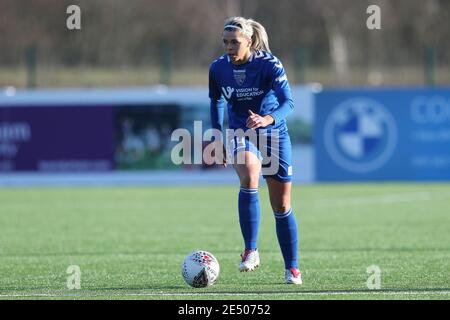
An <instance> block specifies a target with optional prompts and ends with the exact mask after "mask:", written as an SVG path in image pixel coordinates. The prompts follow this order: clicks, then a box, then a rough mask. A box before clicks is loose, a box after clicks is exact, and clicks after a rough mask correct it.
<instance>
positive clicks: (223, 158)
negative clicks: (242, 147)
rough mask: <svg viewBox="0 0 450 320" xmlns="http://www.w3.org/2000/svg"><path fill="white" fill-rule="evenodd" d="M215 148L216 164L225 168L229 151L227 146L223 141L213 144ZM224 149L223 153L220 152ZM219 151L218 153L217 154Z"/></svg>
mask: <svg viewBox="0 0 450 320" xmlns="http://www.w3.org/2000/svg"><path fill="white" fill-rule="evenodd" d="M211 143H212V144H213V146H214V158H215V160H214V161H215V163H216V164H221V165H223V166H224V167H226V166H227V150H226V148H225V144H224V143H223V142H222V141H213V142H211ZM221 149H222V152H221V151H219V150H221ZM215 151H218V152H215Z"/></svg>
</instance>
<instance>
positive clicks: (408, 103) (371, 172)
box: [314, 88, 450, 181]
mask: <svg viewBox="0 0 450 320" xmlns="http://www.w3.org/2000/svg"><path fill="white" fill-rule="evenodd" d="M314 109H315V129H314V137H315V138H314V144H315V168H316V171H315V177H316V179H317V181H343V180H348V181H380V180H394V181H395V180H400V181H402V180H429V181H448V180H450V88H435V89H434V88H433V89H431V88H386V89H342V90H330V89H326V90H323V91H322V92H320V93H318V94H316V96H315V108H314Z"/></svg>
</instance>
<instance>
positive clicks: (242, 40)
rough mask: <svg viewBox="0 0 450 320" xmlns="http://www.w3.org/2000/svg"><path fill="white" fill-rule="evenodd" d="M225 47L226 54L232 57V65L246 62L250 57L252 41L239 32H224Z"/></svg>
mask: <svg viewBox="0 0 450 320" xmlns="http://www.w3.org/2000/svg"><path fill="white" fill-rule="evenodd" d="M222 41H223V47H224V49H225V53H226V54H227V55H228V56H229V57H230V60H231V62H232V63H236V64H238V63H240V62H243V61H246V60H247V58H248V57H249V56H250V46H251V40H250V39H248V38H247V37H245V36H243V35H242V34H241V32H239V31H227V30H225V31H224V32H223V37H222Z"/></svg>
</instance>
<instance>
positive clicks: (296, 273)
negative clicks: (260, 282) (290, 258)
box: [284, 268, 302, 286]
mask: <svg viewBox="0 0 450 320" xmlns="http://www.w3.org/2000/svg"><path fill="white" fill-rule="evenodd" d="M284 279H285V280H286V283H287V284H297V285H299V286H301V285H302V274H301V273H300V270H298V269H296V268H290V269H289V270H285V271H284Z"/></svg>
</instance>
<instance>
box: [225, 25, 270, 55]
mask: <svg viewBox="0 0 450 320" xmlns="http://www.w3.org/2000/svg"><path fill="white" fill-rule="evenodd" d="M224 30H227V31H233V30H239V31H240V32H241V33H243V34H244V35H245V36H247V37H249V38H250V39H251V40H252V49H253V50H263V51H267V52H270V48H269V37H268V36H267V32H266V29H265V28H264V26H263V25H262V24H260V23H259V22H257V21H255V20H253V19H246V18H243V17H230V18H228V19H226V20H225V23H224Z"/></svg>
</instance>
